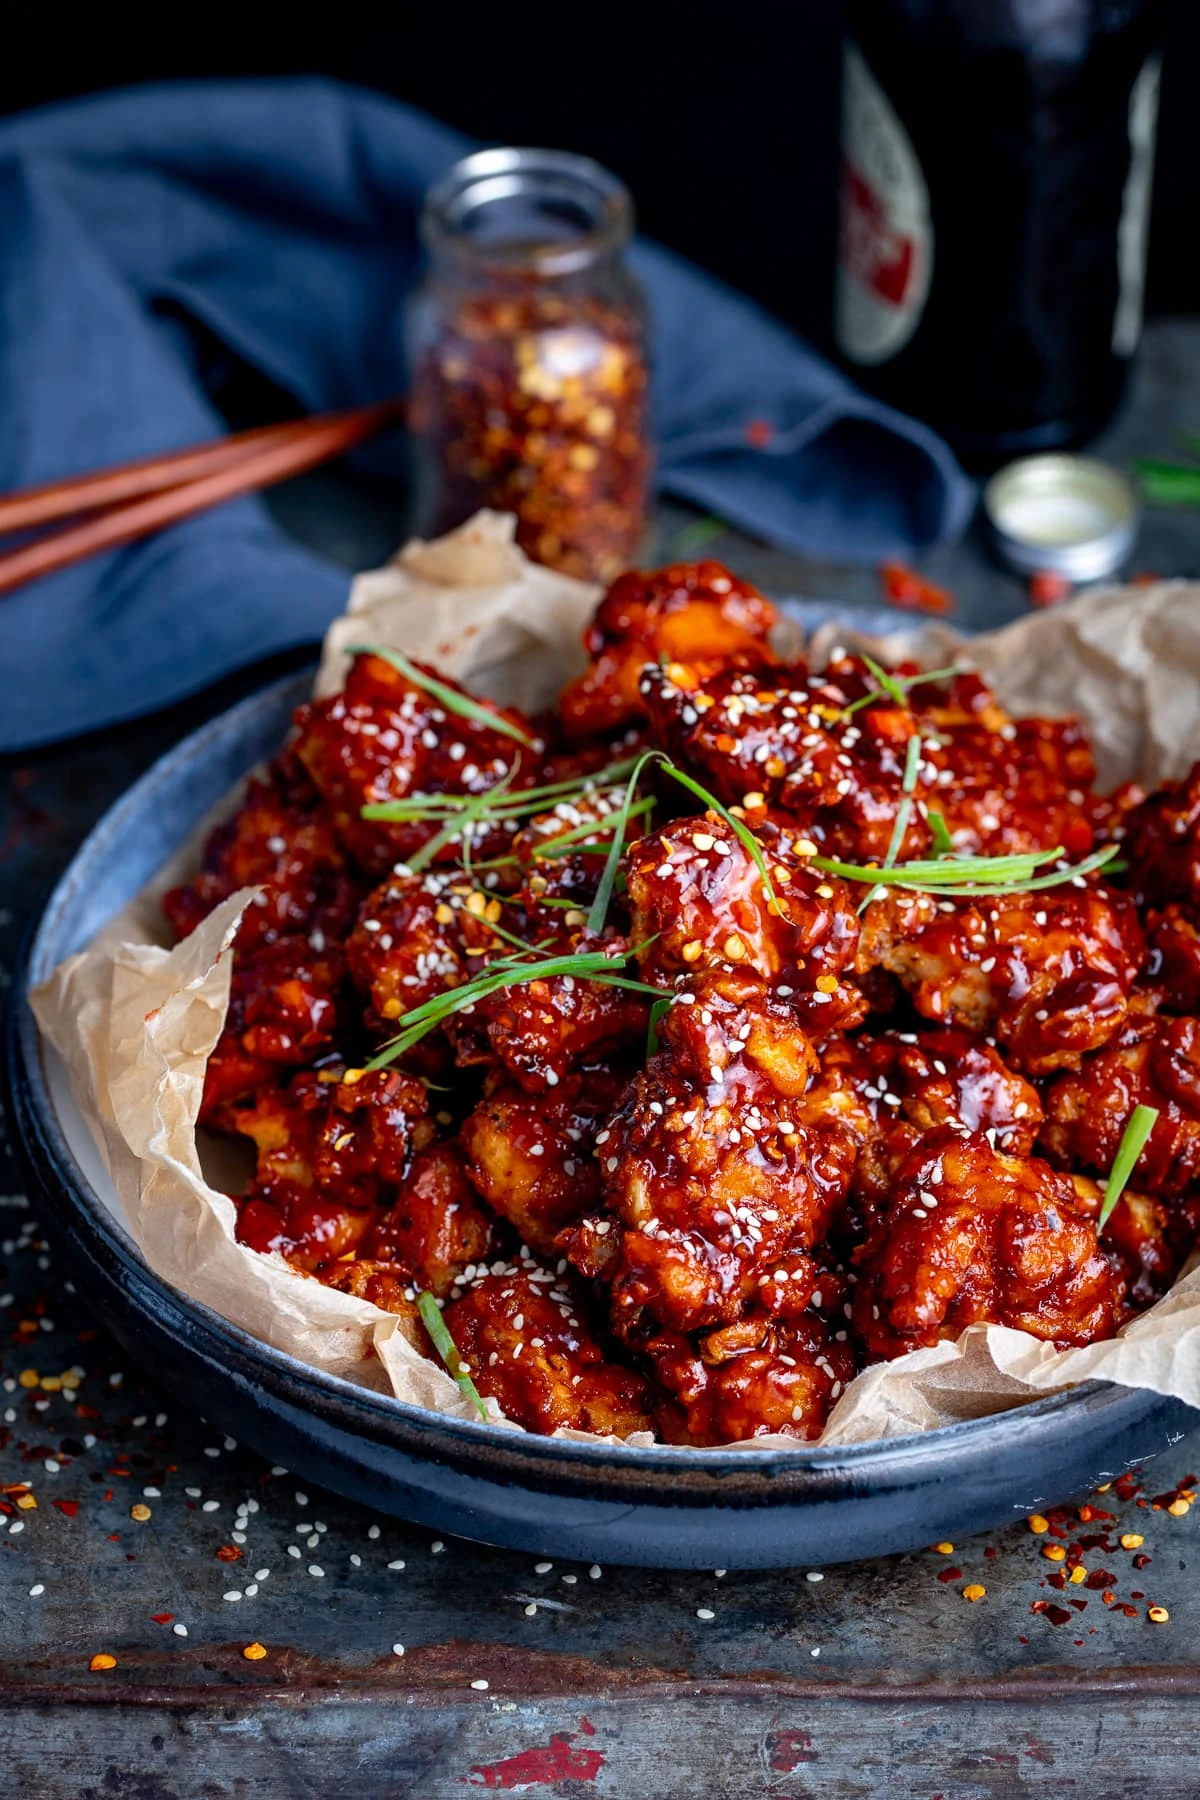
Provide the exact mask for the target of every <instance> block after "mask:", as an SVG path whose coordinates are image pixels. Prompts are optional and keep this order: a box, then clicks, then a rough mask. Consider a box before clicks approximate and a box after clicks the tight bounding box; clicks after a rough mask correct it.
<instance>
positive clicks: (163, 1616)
mask: <svg viewBox="0 0 1200 1800" xmlns="http://www.w3.org/2000/svg"><path fill="white" fill-rule="evenodd" d="M150 1617H151V1618H152V1619H153V1620H154V1623H155V1624H156V1625H169V1624H170V1623H171V1620H172V1619H173V1618H174V1617H175V1614H174V1613H151V1614H150Z"/></svg>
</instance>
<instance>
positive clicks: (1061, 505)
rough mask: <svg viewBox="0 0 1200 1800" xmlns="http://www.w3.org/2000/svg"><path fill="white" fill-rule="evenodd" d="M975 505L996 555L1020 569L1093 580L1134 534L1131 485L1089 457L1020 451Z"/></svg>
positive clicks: (1108, 569) (1123, 553)
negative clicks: (984, 517) (980, 507)
mask: <svg viewBox="0 0 1200 1800" xmlns="http://www.w3.org/2000/svg"><path fill="white" fill-rule="evenodd" d="M983 508H984V512H985V513H986V514H987V518H988V523H989V525H990V526H991V529H992V535H993V537H994V539H995V543H996V548H997V550H998V551H999V553H1000V555H1001V556H1002V557H1003V558H1004V560H1005V562H1006V563H1008V564H1009V566H1010V567H1011V568H1014V569H1019V570H1020V571H1021V572H1022V573H1023V574H1026V575H1036V574H1040V573H1041V571H1042V570H1048V571H1050V572H1051V573H1053V574H1055V575H1065V576H1067V577H1068V579H1069V580H1071V581H1097V580H1099V578H1100V577H1101V576H1103V575H1111V574H1112V572H1113V570H1114V569H1116V568H1119V567H1120V565H1121V564H1122V563H1123V562H1124V561H1125V559H1126V557H1127V556H1128V555H1129V553H1130V551H1131V550H1132V549H1133V544H1134V539H1135V538H1136V537H1137V528H1138V500H1137V494H1136V493H1135V491H1134V488H1133V486H1132V484H1131V483H1130V482H1128V481H1127V480H1126V479H1125V477H1124V475H1122V474H1121V473H1120V471H1119V470H1118V469H1114V468H1112V467H1110V465H1109V464H1108V463H1103V462H1097V461H1096V459H1095V458H1094V457H1090V456H1066V455H1054V456H1022V457H1020V458H1019V459H1018V460H1017V461H1016V462H1011V463H1009V464H1008V465H1007V466H1006V467H1005V468H1003V469H1001V470H999V472H998V473H997V474H995V475H993V476H992V478H991V480H990V481H989V482H988V484H987V486H986V487H985V488H984V490H983Z"/></svg>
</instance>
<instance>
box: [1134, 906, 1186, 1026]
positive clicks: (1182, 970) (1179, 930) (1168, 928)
mask: <svg viewBox="0 0 1200 1800" xmlns="http://www.w3.org/2000/svg"><path fill="white" fill-rule="evenodd" d="M1197 916H1200V913H1198V915H1197ZM1143 923H1144V925H1145V930H1146V943H1147V946H1148V950H1147V956H1146V967H1145V971H1144V974H1143V984H1144V985H1145V986H1146V987H1147V988H1148V989H1149V991H1150V992H1151V993H1152V994H1153V995H1154V996H1155V999H1156V1001H1157V1003H1158V1004H1159V1005H1160V1006H1164V1007H1165V1008H1166V1009H1167V1010H1168V1011H1169V1012H1177V1013H1200V930H1197V928H1196V926H1195V925H1194V924H1193V923H1192V921H1191V919H1190V918H1189V917H1188V910H1187V907H1186V906H1181V905H1180V904H1179V903H1178V902H1177V901H1172V902H1171V903H1170V905H1168V906H1164V907H1163V909H1162V911H1161V912H1151V913H1149V914H1148V915H1147V916H1146V917H1145V919H1144V920H1143Z"/></svg>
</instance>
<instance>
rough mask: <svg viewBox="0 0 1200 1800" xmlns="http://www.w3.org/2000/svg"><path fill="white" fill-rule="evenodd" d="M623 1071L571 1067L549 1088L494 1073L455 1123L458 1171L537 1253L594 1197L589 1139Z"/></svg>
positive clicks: (596, 1170) (548, 1250)
mask: <svg viewBox="0 0 1200 1800" xmlns="http://www.w3.org/2000/svg"><path fill="white" fill-rule="evenodd" d="M626 1080H627V1077H626V1076H625V1075H623V1074H621V1073H619V1072H617V1071H614V1070H611V1069H606V1068H589V1069H584V1070H580V1071H577V1072H576V1073H574V1074H572V1075H568V1076H566V1078H565V1079H564V1080H563V1081H562V1082H561V1083H560V1084H559V1086H557V1087H555V1088H553V1089H552V1090H551V1091H550V1092H549V1093H541V1094H527V1093H525V1092H524V1091H523V1090H522V1089H521V1088H519V1087H518V1086H516V1084H515V1083H514V1082H512V1081H508V1080H505V1079H503V1078H501V1079H500V1080H499V1081H498V1082H497V1084H496V1085H495V1086H494V1087H492V1089H491V1090H490V1092H488V1093H487V1094H486V1095H485V1097H484V1099H482V1100H481V1101H480V1102H479V1105H478V1106H477V1107H476V1108H475V1110H474V1112H473V1113H471V1114H470V1116H469V1117H468V1118H467V1119H466V1121H465V1122H464V1124H463V1128H462V1134H461V1142H462V1148H463V1151H464V1153H465V1155H466V1171H467V1174H468V1175H469V1176H470V1178H471V1180H472V1182H473V1183H474V1185H475V1187H476V1188H477V1189H478V1190H479V1192H480V1193H481V1194H482V1195H483V1198H484V1199H485V1200H486V1201H487V1203H488V1205H489V1206H490V1207H491V1208H492V1210H493V1212H497V1213H499V1214H500V1215H501V1217H502V1218H505V1219H507V1220H508V1221H509V1223H510V1224H512V1225H514V1226H515V1227H516V1229H517V1231H518V1233H519V1234H520V1237H521V1239H522V1241H523V1242H524V1243H526V1244H528V1245H529V1246H530V1248H531V1249H533V1250H536V1251H537V1252H538V1253H539V1255H542V1256H547V1257H552V1256H554V1255H556V1254H557V1248H556V1240H557V1238H558V1235H559V1233H560V1232H562V1231H564V1230H565V1229H566V1228H567V1227H568V1226H571V1225H576V1224H578V1222H579V1221H580V1220H581V1219H582V1218H583V1216H584V1214H585V1213H588V1212H590V1211H591V1210H592V1209H593V1208H594V1207H595V1206H597V1205H598V1204H599V1200H600V1165H599V1163H598V1161H597V1159H596V1154H595V1149H594V1141H595V1135H596V1132H597V1130H598V1129H599V1125H600V1121H601V1120H602V1119H604V1118H606V1117H607V1116H608V1114H609V1113H611V1112H612V1110H613V1108H614V1107H615V1105H616V1103H617V1100H618V1098H619V1096H620V1094H621V1092H622V1089H623V1088H624V1087H625V1085H626Z"/></svg>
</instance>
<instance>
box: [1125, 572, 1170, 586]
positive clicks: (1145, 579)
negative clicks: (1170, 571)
mask: <svg viewBox="0 0 1200 1800" xmlns="http://www.w3.org/2000/svg"><path fill="white" fill-rule="evenodd" d="M1161 580H1162V576H1161V575H1155V574H1154V572H1153V570H1151V569H1141V570H1139V572H1138V573H1137V574H1136V575H1131V576H1130V577H1129V585H1130V587H1153V586H1154V585H1155V583H1156V582H1159V581H1161Z"/></svg>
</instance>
